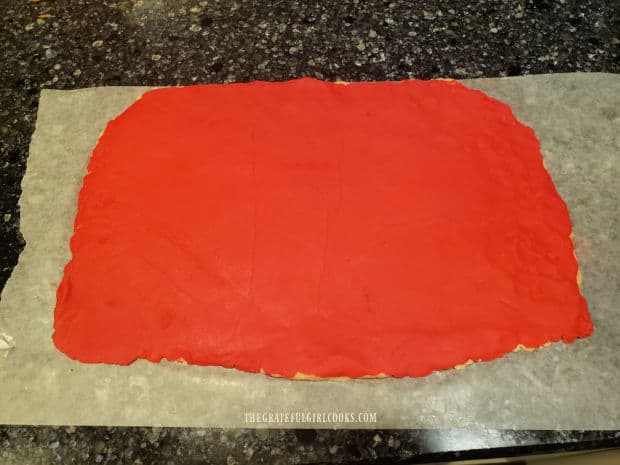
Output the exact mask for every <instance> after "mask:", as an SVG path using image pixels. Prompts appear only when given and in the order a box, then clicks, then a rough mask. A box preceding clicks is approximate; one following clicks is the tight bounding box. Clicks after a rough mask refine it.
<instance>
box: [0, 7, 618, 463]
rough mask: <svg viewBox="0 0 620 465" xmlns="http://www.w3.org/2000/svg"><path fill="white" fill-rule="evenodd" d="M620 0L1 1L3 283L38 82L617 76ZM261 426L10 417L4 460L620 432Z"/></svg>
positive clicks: (388, 455) (320, 455)
mask: <svg viewBox="0 0 620 465" xmlns="http://www.w3.org/2000/svg"><path fill="white" fill-rule="evenodd" d="M328 5H329V6H328ZM619 10H620V4H619V3H618V2H612V1H607V0H595V1H592V0H586V1H577V0H556V1H553V0H529V1H523V0H521V1H515V2H513V1H507V0H496V1H481V2H452V4H451V5H450V6H446V5H445V2H440V1H418V2H409V1H403V0H398V1H391V2H390V1H376V0H369V1H361V0H360V1H351V0H342V1H340V2H329V3H328V2H318V1H314V2H303V1H302V2H294V1H290V2H282V1H271V2H265V3H258V2H249V1H228V0H222V1H219V2H218V1H208V2H199V1H198V0H194V1H186V0H166V1H149V0H145V1H103V2H90V1H77V0H56V1H48V0H43V1H40V2H27V1H26V0H24V1H19V2H15V1H13V0H0V11H1V12H2V15H1V18H0V47H1V49H2V59H1V60H0V289H1V288H2V287H3V285H4V283H5V281H6V280H7V278H8V277H9V275H10V273H11V271H12V269H13V267H14V265H15V263H16V261H17V259H18V256H19V253H20V251H21V250H22V248H23V246H24V243H23V240H22V238H21V236H20V234H19V208H18V206H17V202H18V199H19V195H20V180H21V177H22V175H23V173H24V169H25V165H26V161H27V154H28V144H29V142H30V137H31V134H32V131H33V129H34V122H35V115H36V110H37V104H38V96H39V90H40V89H41V88H57V89H70V88H79V87H90V86H96V85H174V84H192V83H207V82H233V81H247V80H252V79H265V80H282V79H290V78H295V77H302V76H313V77H317V78H322V79H328V80H336V79H342V80H385V79H402V78H408V77H420V78H434V77H453V78H468V77H469V78H471V77H481V76H484V77H493V76H502V75H519V74H530V73H532V74H534V73H548V72H566V71H607V72H619V71H620V60H619V56H620V33H619V32H618V31H619V30H620V13H619ZM48 15H49V16H48ZM0 394H1V393H0ZM261 431H262V430H252V431H248V430H242V431H220V430H206V431H203V430H193V429H192V430H190V429H174V430H170V429H167V430H157V429H150V428H140V429H127V428H104V427H100V428H78V429H77V430H75V429H74V428H68V429H65V428H60V429H54V428H49V427H1V428H0V462H1V463H8V464H13V463H26V462H27V463H134V464H136V465H139V464H140V463H144V464H146V463H244V462H248V463H249V462H251V461H255V462H260V460H259V459H260V458H262V462H263V463H270V462H274V461H279V462H280V463H319V462H321V461H323V462H332V461H338V462H341V463H342V462H357V461H359V460H370V461H373V463H379V462H380V461H381V460H383V462H382V463H391V461H392V459H395V458H406V457H411V454H414V455H415V454H416V453H417V452H416V451H418V450H421V446H419V445H420V444H424V443H425V442H424V440H428V441H430V444H435V445H436V444H444V443H445V444H452V446H451V447H448V448H444V450H445V451H449V453H448V454H447V455H442V456H441V457H442V458H443V459H449V458H458V457H459V456H461V457H463V455H464V453H463V452H462V451H463V450H465V449H467V446H468V445H471V444H476V445H478V446H479V448H480V449H484V450H485V451H486V453H487V454H490V456H492V455H496V454H499V453H501V452H498V451H497V448H498V447H501V446H505V447H508V448H511V447H512V445H513V444H514V443H515V440H517V442H518V441H519V440H520V439H518V438H525V439H524V440H526V442H527V441H529V444H537V445H538V446H537V447H540V448H543V449H544V450H563V449H564V448H566V447H568V448H572V447H581V448H583V447H586V448H589V447H604V446H607V445H613V444H616V445H618V444H619V439H618V433H614V432H598V433H594V432H586V433H581V432H540V431H529V432H527V431H526V432H493V431H490V432H489V431H476V432H471V433H470V434H469V436H465V439H464V440H463V437H462V436H459V435H458V434H457V436H456V437H457V438H458V437H461V440H460V442H459V440H455V439H454V435H453V433H450V432H448V431H433V430H431V431H416V430H414V431H403V430H399V431H389V432H380V433H379V436H375V435H374V433H373V432H371V431H364V432H358V431H338V432H336V431H329V430H322V431H321V430H320V431H314V430H303V431H299V432H293V431H283V430H269V431H267V432H261ZM222 437H225V438H226V439H225V440H222ZM375 437H378V438H380V440H381V441H380V442H377V440H376V439H375ZM489 437H492V438H495V439H494V441H488V438H489ZM144 438H145V439H146V440H144ZM148 438H151V439H154V438H156V439H154V440H153V441H149V439H148ZM421 438H423V439H421ZM528 438H529V439H528ZM476 441H477V442H476ZM143 444H144V447H143V446H142V445H143ZM416 445H418V446H416ZM255 446H256V447H255ZM378 446H379V447H378ZM382 447H383V449H382ZM416 447H418V448H416ZM250 450H254V451H255V452H254V453H253V455H250V457H249V458H248V457H247V455H246V454H249V451H250ZM430 450H437V449H430ZM459 451H461V452H459ZM179 457H185V458H186V459H180V458H179ZM229 457H231V458H229ZM253 459H256V460H253Z"/></svg>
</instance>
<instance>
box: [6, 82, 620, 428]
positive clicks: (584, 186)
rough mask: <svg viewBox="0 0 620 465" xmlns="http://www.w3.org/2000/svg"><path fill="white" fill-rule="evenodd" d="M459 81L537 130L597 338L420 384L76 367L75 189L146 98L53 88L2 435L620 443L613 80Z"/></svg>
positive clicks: (35, 174) (28, 178)
mask: <svg viewBox="0 0 620 465" xmlns="http://www.w3.org/2000/svg"><path fill="white" fill-rule="evenodd" d="M464 82H465V84H466V85H468V86H470V87H473V88H477V89H481V90H484V91H485V92H487V93H488V94H490V95H492V96H494V97H496V98H499V99H500V100H503V101H505V102H507V103H509V104H510V105H511V106H512V108H513V110H514V113H515V115H516V116H517V118H519V119H520V120H521V121H522V122H524V123H525V124H527V125H529V126H532V127H533V128H534V129H535V130H536V133H537V135H538V137H539V139H540V141H541V144H542V149H543V153H544V157H545V163H546V166H547V168H548V170H549V172H550V173H551V175H552V177H553V180H554V182H555V183H556V186H557V187H558V190H559V192H560V194H561V196H562V197H563V198H564V200H565V201H566V203H567V204H568V207H569V210H570V213H571V217H572V219H573V222H574V233H575V238H574V241H575V245H576V254H577V257H578V259H579V262H580V266H581V271H582V275H583V285H582V291H583V293H584V295H585V297H586V299H587V301H588V304H589V308H590V312H591V314H592V318H593V320H594V324H595V332H594V334H593V336H592V337H590V338H588V339H585V340H579V341H576V342H575V343H574V344H570V345H565V344H563V343H557V344H553V345H552V346H550V347H547V348H544V349H541V350H537V351H535V352H533V353H526V352H522V351H521V352H518V353H512V354H509V355H507V356H506V357H503V358H501V359H498V360H495V361H492V362H485V363H478V364H475V365H473V366H469V367H467V368H466V369H465V370H462V371H457V370H447V371H442V372H439V373H435V374H432V375H430V376H428V377H425V378H417V379H409V378H405V379H380V380H351V381H322V382H304V381H289V380H283V379H276V378H270V377H267V376H265V375H260V374H250V373H243V372H239V371H236V370H231V369H223V368H219V367H198V366H187V365H181V364H178V363H171V362H164V363H160V364H153V363H150V362H145V361H138V362H136V363H134V364H132V365H130V366H128V367H120V366H109V365H88V364H82V363H79V362H75V361H72V360H70V359H68V358H67V357H66V356H65V355H63V354H62V353H60V352H58V351H57V350H56V349H55V348H54V346H53V345H52V341H51V338H50V336H51V333H52V323H53V314H52V311H53V308H54V304H55V290H56V286H57V285H58V283H59V281H60V278H61V276H62V271H63V267H64V265H65V263H66V262H67V261H68V260H69V257H70V253H69V238H70V236H71V233H72V228H73V218H74V216H75V213H76V208H77V195H78V191H79V189H80V186H81V183H82V177H83V175H84V174H85V167H86V163H87V161H88V158H89V156H90V152H91V150H92V148H93V147H94V145H95V143H96V141H97V138H98V136H99V134H100V133H101V131H102V130H103V129H104V127H105V125H106V122H107V121H108V120H109V119H111V118H113V117H114V116H116V115H117V114H118V113H120V112H121V111H123V109H125V108H126V107H127V106H128V105H130V104H131V103H132V102H133V101H134V100H135V99H136V98H137V97H138V96H139V95H141V93H143V92H144V91H145V90H146V88H141V87H131V88H123V87H108V88H92V89H81V90H75V91H53V90H44V91H43V92H42V94H41V100H40V104H39V112H38V119H37V126H36V131H35V133H34V136H33V139H32V145H31V148H30V156H29V158H28V166H27V171H26V175H25V177H24V180H23V183H22V187H23V193H22V197H21V200H20V204H21V212H22V219H21V228H22V232H23V234H24V237H25V239H26V242H27V245H26V248H25V250H24V252H23V254H22V255H21V257H20V260H19V264H18V265H17V267H16V268H15V270H14V272H13V275H12V276H11V278H10V280H9V281H8V284H7V286H6V288H5V290H4V293H3V295H2V300H1V301H0V349H1V350H0V423H15V424H25V423H28V424H74V425H81V424H86V425H157V426H159V425H167V426H218V427H253V426H260V427H265V426H272V427H276V426H285V427H304V426H305V427H315V426H324V427H342V428H442V427H452V428H455V427H464V428H517V429H533V428H545V429H547V428H548V429H606V428H613V429H620V308H619V306H620V299H619V296H620V289H619V287H620V285H619V269H620V244H619V241H618V234H619V231H620V228H619V224H618V223H619V218H620V211H619V207H618V205H620V198H619V197H620V195H619V192H620V188H619V187H620V184H619V182H618V177H619V175H620V172H619V165H620V163H619V157H620V156H619V153H620V150H619V149H620V131H619V130H620V76H617V75H608V74H588V75H586V74H565V75H542V76H530V77H517V78H500V79H480V80H471V81H464ZM248 412H258V413H263V412H266V413H269V412H271V413H283V412H319V413H328V412H335V413H352V414H354V416H356V415H357V413H359V412H370V413H376V422H365V423H359V422H355V423H350V422H342V423H339V422H335V423H334V422H332V423H329V424H316V423H311V422H310V423H290V422H289V423H277V422H274V423H267V424H265V423H260V424H256V423H248V422H246V418H247V417H246V413H248ZM370 418H371V417H370Z"/></svg>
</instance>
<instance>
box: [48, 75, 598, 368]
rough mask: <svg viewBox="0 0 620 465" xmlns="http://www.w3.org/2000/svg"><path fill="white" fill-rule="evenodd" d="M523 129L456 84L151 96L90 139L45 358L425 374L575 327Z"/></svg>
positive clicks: (577, 321)
mask: <svg viewBox="0 0 620 465" xmlns="http://www.w3.org/2000/svg"><path fill="white" fill-rule="evenodd" d="M570 235H571V222H570V219H569V215H568V211H567V208H566V206H565V204H564V202H563V201H562V200H561V198H560V197H559V195H558V193H557V192H556V189H555V188H554V185H553V183H552V181H551V178H550V177H549V175H548V173H547V171H546V170H545V169H544V167H543V164H542V157H541V152H540V149H539V144H538V141H537V139H536V137H535V135H534V131H533V130H532V129H530V128H528V127H526V126H524V125H523V124H521V123H519V122H518V121H517V120H516V119H515V117H514V116H513V115H512V113H511V110H510V108H509V107H508V106H506V105H505V104H503V103H500V102H498V101H496V100H494V99H492V98H489V97H487V96H486V95H484V94H483V93H481V92H478V91H473V90H469V89H467V88H466V87H464V86H463V85H461V84H459V83H456V82H447V81H429V82H423V81H418V80H410V81H403V82H381V83H353V84H349V85H341V84H337V83H326V82H321V81H316V80H312V79H301V80H297V81H290V82H281V83H266V82H252V83H248V84H233V85H204V86H194V87H181V88H164V89H157V90H153V91H150V92H147V93H146V94H144V96H143V97H142V98H141V99H139V100H138V101H136V102H135V103H134V104H133V105H132V106H131V107H129V108H128V109H127V110H126V111H125V112H124V113H122V114H121V115H120V116H119V117H117V118H116V119H114V120H112V121H111V122H110V123H109V124H108V126H107V129H106V130H105V132H104V134H103V135H102V136H101V138H100V140H99V142H98V144H97V146H96V148H95V149H94V151H93V153H92V157H91V160H90V163H89V166H88V175H87V176H86V177H85V178H84V185H83V188H82V190H81V192H80V195H79V202H78V213H77V216H76V218H75V232H74V235H73V238H72V239H71V250H72V253H73V258H72V259H71V261H70V262H69V263H68V265H67V266H66V268H65V273H64V277H63V279H62V282H61V284H60V286H59V288H58V293H57V305H56V309H55V322H54V328H55V333H54V335H53V340H54V343H55V344H56V346H57V347H58V348H59V349H60V350H61V351H62V352H64V353H65V354H67V355H68V356H69V357H71V358H74V359H76V360H80V361H83V362H104V363H113V364H121V365H124V364H129V363H131V362H132V361H134V360H136V359H138V358H145V359H148V360H151V361H154V362H156V361H159V360H161V359H162V358H166V359H169V360H179V359H183V360H185V361H186V362H187V363H190V364H200V365H221V366H224V367H236V368H238V369H240V370H246V371H254V372H256V371H264V372H265V373H267V374H272V375H280V376H285V377H295V376H298V377H299V376H301V375H300V374H302V373H303V374H306V375H312V376H316V377H337V376H345V377H363V376H377V375H390V376H396V377H401V376H422V375H426V374H428V373H430V372H432V371H433V370H438V369H443V368H449V367H453V366H455V365H457V364H461V363H463V362H465V361H467V360H470V359H472V360H490V359H493V358H496V357H499V356H501V355H502V354H505V353H506V352H510V351H512V350H513V349H515V347H517V346H518V345H519V344H522V345H523V346H526V347H538V346H540V345H542V344H544V343H547V342H550V341H558V340H560V339H562V340H564V341H565V342H570V341H572V340H574V339H575V338H576V337H585V336H587V335H589V334H590V333H591V331H592V323H591V320H590V317H589V314H588V310H587V307H586V302H585V300H584V299H583V297H582V296H581V294H580V290H579V286H578V284H577V274H578V268H577V262H576V260H575V257H574V254H573V245H572V242H571V239H570Z"/></svg>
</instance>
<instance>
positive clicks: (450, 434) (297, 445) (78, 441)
mask: <svg viewBox="0 0 620 465" xmlns="http://www.w3.org/2000/svg"><path fill="white" fill-rule="evenodd" d="M618 445H620V433H618V432H614V431H606V432H598V433H595V432H588V431H502V430H486V431H462V430H443V431H439V430H409V431H392V430H365V431H364V430H348V431H346V430H345V431H330V430H318V431H315V430H280V429H264V430H245V429H239V430H222V429H207V430H205V429H190V428H174V429H171V428H104V427H101V428H92V427H78V428H76V427H39V428H33V427H18V426H13V427H1V426H0V463H2V464H3V465H23V464H25V463H28V464H30V465H38V464H53V463H59V464H63V463H64V464H87V463H88V464H91V463H93V464H104V465H106V464H128V465H147V464H148V465H157V464H166V465H184V464H192V465H197V464H226V465H241V464H253V463H260V464H277V465H284V464H302V463H303V464H329V463H340V464H345V463H349V464H369V463H371V464H393V463H396V462H397V463H402V464H405V463H428V462H437V461H448V460H466V459H473V458H476V459H481V458H490V457H497V456H501V457H510V456H519V455H529V454H544V453H548V452H569V451H577V450H584V449H595V448H596V449H599V448H606V447H614V446H618Z"/></svg>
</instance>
